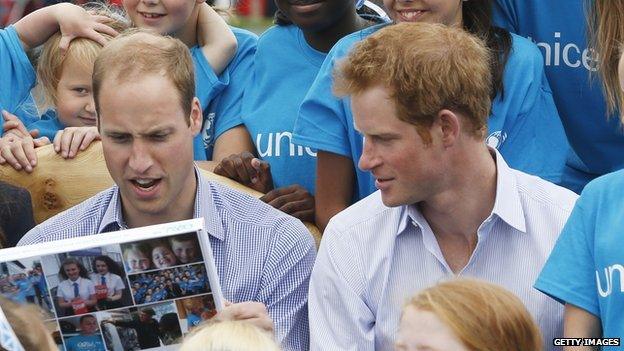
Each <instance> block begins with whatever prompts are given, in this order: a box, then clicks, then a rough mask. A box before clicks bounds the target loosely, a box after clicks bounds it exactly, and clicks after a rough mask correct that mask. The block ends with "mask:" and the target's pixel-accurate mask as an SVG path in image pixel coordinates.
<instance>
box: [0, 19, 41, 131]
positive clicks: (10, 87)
mask: <svg viewBox="0 0 624 351" xmlns="http://www.w3.org/2000/svg"><path fill="white" fill-rule="evenodd" d="M35 81H36V76H35V70H34V69H33V67H32V65H31V64H30V61H29V60H28V57H27V56H26V52H25V51H24V48H23V47H22V44H21V42H20V39H19V37H18V34H17V31H16V30H15V27H13V26H9V27H7V28H6V29H2V30H0V109H3V110H7V111H8V112H11V113H13V114H16V115H17V117H19V118H20V119H21V120H22V121H23V122H24V124H26V125H28V124H30V123H32V122H33V121H35V120H36V119H38V115H37V110H36V107H35V106H34V102H33V100H32V98H31V96H30V89H32V87H33V86H34V85H35ZM3 124H4V120H3V119H2V118H0V128H1V127H2V125H3Z"/></svg>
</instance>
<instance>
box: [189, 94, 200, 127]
mask: <svg viewBox="0 0 624 351" xmlns="http://www.w3.org/2000/svg"><path fill="white" fill-rule="evenodd" d="M189 119H190V123H191V125H190V128H191V131H192V132H193V136H195V135H197V134H199V132H200V130H201V127H202V122H203V115H202V109H201V105H200V104H199V99H198V98H196V97H194V98H193V102H192V103H191V114H190V116H189Z"/></svg>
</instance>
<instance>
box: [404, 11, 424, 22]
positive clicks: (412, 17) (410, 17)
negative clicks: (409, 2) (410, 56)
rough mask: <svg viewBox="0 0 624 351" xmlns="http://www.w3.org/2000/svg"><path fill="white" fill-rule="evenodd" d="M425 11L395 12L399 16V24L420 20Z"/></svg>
mask: <svg viewBox="0 0 624 351" xmlns="http://www.w3.org/2000/svg"><path fill="white" fill-rule="evenodd" d="M425 12H426V11H424V10H400V11H397V13H398V15H399V21H400V22H415V21H417V20H418V18H420V17H421V16H422V15H423V14H424V13H425Z"/></svg>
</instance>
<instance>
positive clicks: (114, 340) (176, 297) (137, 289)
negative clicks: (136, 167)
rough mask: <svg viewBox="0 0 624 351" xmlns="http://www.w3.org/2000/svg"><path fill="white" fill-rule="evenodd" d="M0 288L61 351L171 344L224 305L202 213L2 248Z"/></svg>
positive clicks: (118, 349)
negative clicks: (30, 307)
mask: <svg viewBox="0 0 624 351" xmlns="http://www.w3.org/2000/svg"><path fill="white" fill-rule="evenodd" d="M61 248H62V249H61ZM68 248H70V250H68ZM35 252H39V253H40V254H37V255H32V253H35ZM0 292H1V293H2V295H3V296H4V297H6V298H9V299H10V300H12V301H15V302H19V303H33V304H36V305H37V306H39V307H40V309H41V310H43V311H44V316H43V317H42V318H43V319H44V321H45V322H44V323H45V325H46V327H47V328H48V330H49V331H50V333H51V335H52V337H53V339H54V341H55V342H56V344H57V345H58V347H59V350H66V351H77V350H79V351H104V350H112V351H127V350H149V349H159V350H175V349H177V346H176V345H178V346H179V343H180V342H181V340H182V338H183V336H184V335H186V334H187V333H188V332H189V331H191V330H192V329H193V328H194V327H196V326H197V325H199V324H200V323H201V322H203V321H206V320H208V319H210V318H212V317H213V316H214V315H215V314H216V313H217V311H218V310H220V309H221V308H222V306H223V299H222V295H221V288H220V286H219V281H218V278H217V274H216V268H215V266H214V260H213V257H212V251H211V249H210V244H209V240H208V236H207V235H206V233H205V230H204V226H203V220H202V219H195V220H188V221H182V222H174V223H168V224H163V225H157V226H151V227H145V228H138V229H131V230H126V231H120V232H114V233H106V234H98V235H94V236H89V237H80V238H76V239H67V240H62V241H56V242H51V243H46V244H37V245H34V246H29V247H22V248H11V249H6V250H0Z"/></svg>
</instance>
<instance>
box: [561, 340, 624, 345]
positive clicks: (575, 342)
mask: <svg viewBox="0 0 624 351" xmlns="http://www.w3.org/2000/svg"><path fill="white" fill-rule="evenodd" d="M553 345H555V346H620V338H555V339H553Z"/></svg>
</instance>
